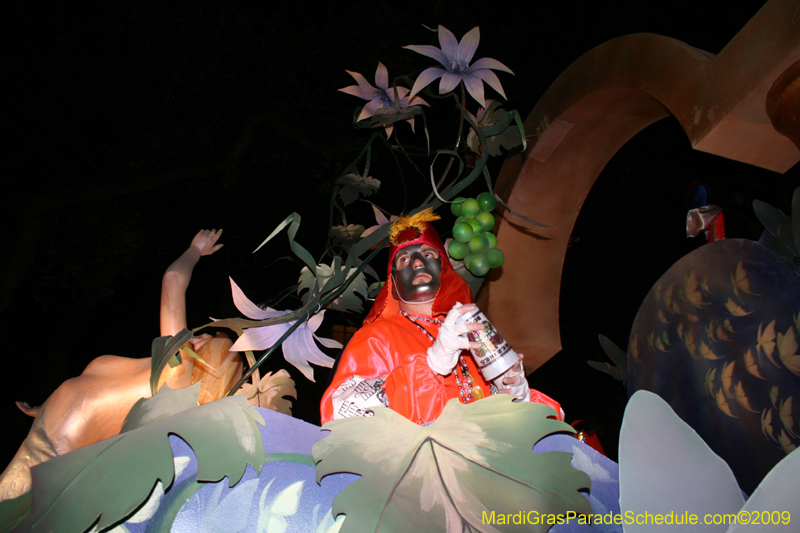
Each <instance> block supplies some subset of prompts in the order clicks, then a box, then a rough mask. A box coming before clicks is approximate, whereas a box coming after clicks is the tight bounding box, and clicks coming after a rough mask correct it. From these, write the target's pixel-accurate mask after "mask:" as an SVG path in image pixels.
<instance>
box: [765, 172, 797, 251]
mask: <svg viewBox="0 0 800 533" xmlns="http://www.w3.org/2000/svg"><path fill="white" fill-rule="evenodd" d="M753 211H755V213H756V216H757V217H758V220H759V221H761V223H762V224H763V225H764V228H766V230H767V231H769V232H770V233H771V234H772V235H773V236H774V237H775V240H776V241H777V246H778V250H777V252H778V256H780V257H781V258H782V259H784V260H786V261H788V262H790V263H794V262H795V261H797V259H798V258H800V187H798V188H797V189H795V190H794V195H793V196H792V216H786V215H785V214H783V211H781V210H780V209H776V208H775V207H772V206H771V205H769V204H768V203H766V202H762V201H760V200H753Z"/></svg>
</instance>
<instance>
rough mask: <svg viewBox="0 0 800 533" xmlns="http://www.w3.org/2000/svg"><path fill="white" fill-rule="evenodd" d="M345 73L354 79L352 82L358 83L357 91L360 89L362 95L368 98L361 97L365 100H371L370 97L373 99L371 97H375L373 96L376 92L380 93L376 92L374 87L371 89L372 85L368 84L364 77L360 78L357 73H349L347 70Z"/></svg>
mask: <svg viewBox="0 0 800 533" xmlns="http://www.w3.org/2000/svg"><path fill="white" fill-rule="evenodd" d="M345 72H347V73H348V74H350V75H351V76H352V77H353V79H354V80H356V83H358V88H359V89H361V92H362V93H363V94H365V95H369V96H363V97H362V98H364V99H365V100H368V99H370V98H372V97H373V96H375V95H376V94H377V93H378V92H380V91H378V89H376V88H375V87H373V86H372V85H371V84H370V83H369V82H368V81H367V79H366V78H365V77H364V76H362V75H361V74H360V73H358V72H351V71H349V70H345Z"/></svg>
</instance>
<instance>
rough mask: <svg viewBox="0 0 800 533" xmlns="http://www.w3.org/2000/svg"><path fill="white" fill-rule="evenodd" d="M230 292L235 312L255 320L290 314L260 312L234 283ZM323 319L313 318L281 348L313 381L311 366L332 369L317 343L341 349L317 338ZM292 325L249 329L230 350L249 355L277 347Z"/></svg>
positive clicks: (320, 314) (288, 323) (337, 344)
mask: <svg viewBox="0 0 800 533" xmlns="http://www.w3.org/2000/svg"><path fill="white" fill-rule="evenodd" d="M231 292H232V293H233V303H234V305H236V308H237V309H238V310H239V311H240V312H241V313H242V314H243V315H245V316H246V317H248V318H252V319H253V320H264V319H267V318H275V317H278V316H281V315H284V314H286V313H288V312H289V311H277V310H275V309H270V308H269V307H267V308H266V309H262V308H260V307H259V306H257V305H256V304H254V303H253V302H251V301H250V300H249V299H248V298H247V296H245V295H244V293H243V292H242V290H241V289H240V288H239V286H238V285H237V284H236V283H235V282H234V281H233V279H231ZM324 316H325V311H324V310H322V311H320V312H319V313H317V314H316V315H314V316H312V317H311V318H310V319H309V320H308V322H306V323H305V324H303V325H301V326H299V327H298V328H297V329H296V330H294V332H293V333H292V334H291V335H289V338H287V339H286V340H285V341H283V344H282V345H281V348H282V349H283V356H284V358H285V359H286V360H287V361H288V362H289V363H291V364H293V365H294V366H295V367H297V369H298V370H300V372H302V373H303V375H304V376H305V377H307V378H308V379H310V380H311V381H314V370H313V369H312V368H311V365H309V363H314V364H315V365H320V366H326V367H328V368H331V367H332V366H333V359H332V358H330V357H328V356H327V355H325V354H324V353H322V351H321V350H320V349H319V348H317V345H316V344H315V343H314V339H316V340H317V342H319V343H320V344H322V345H323V346H325V347H327V348H341V347H342V345H341V344H340V343H339V342H337V341H335V340H333V339H326V338H323V337H317V336H316V335H314V332H315V331H317V328H319V326H320V325H321V324H322V319H323V318H324ZM292 324H294V321H292V322H284V323H283V324H273V325H272V326H259V327H254V328H248V329H247V330H245V332H244V334H243V335H242V336H241V337H239V338H238V339H237V340H236V342H235V343H234V344H233V346H231V351H232V352H246V351H247V350H265V349H267V348H269V347H270V346H272V345H273V344H275V342H276V341H277V340H278V339H280V338H281V336H282V335H283V334H284V333H286V331H287V330H288V329H289V328H290V327H292Z"/></svg>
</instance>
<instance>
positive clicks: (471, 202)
mask: <svg viewBox="0 0 800 533" xmlns="http://www.w3.org/2000/svg"><path fill="white" fill-rule="evenodd" d="M496 205H497V200H496V199H495V197H494V195H493V194H492V193H490V192H482V193H480V194H479V195H478V197H477V198H456V199H455V201H454V202H453V203H452V204H450V211H452V213H453V214H454V215H455V216H457V217H458V218H457V219H456V222H455V224H453V240H452V241H450V244H449V245H448V247H447V253H449V254H450V257H452V258H453V259H457V260H463V261H464V266H466V267H467V270H469V271H470V272H471V273H472V274H473V275H474V276H478V277H482V276H485V275H486V273H487V272H489V269H490V268H497V267H499V266H500V265H502V264H503V261H505V255H503V251H502V250H500V249H499V248H498V247H497V237H495V236H494V234H493V233H492V228H494V223H495V220H494V215H492V213H491V212H492V211H493V210H494V208H495V206H496Z"/></svg>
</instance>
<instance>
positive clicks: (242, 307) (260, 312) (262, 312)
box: [228, 277, 286, 320]
mask: <svg viewBox="0 0 800 533" xmlns="http://www.w3.org/2000/svg"><path fill="white" fill-rule="evenodd" d="M228 279H229V280H230V281H231V294H233V305H235V306H236V309H238V310H239V312H240V313H242V314H243V315H244V316H246V317H248V318H252V319H253V320H264V319H266V318H275V317H276V316H281V315H282V314H284V313H286V311H276V310H275V309H270V308H269V307H267V308H266V309H261V308H260V307H259V306H257V305H256V304H254V303H253V302H251V301H250V300H249V299H248V298H247V296H245V295H244V292H242V289H240V288H239V286H238V285H237V284H236V282H235V281H233V278H231V277H229V278H228Z"/></svg>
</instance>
